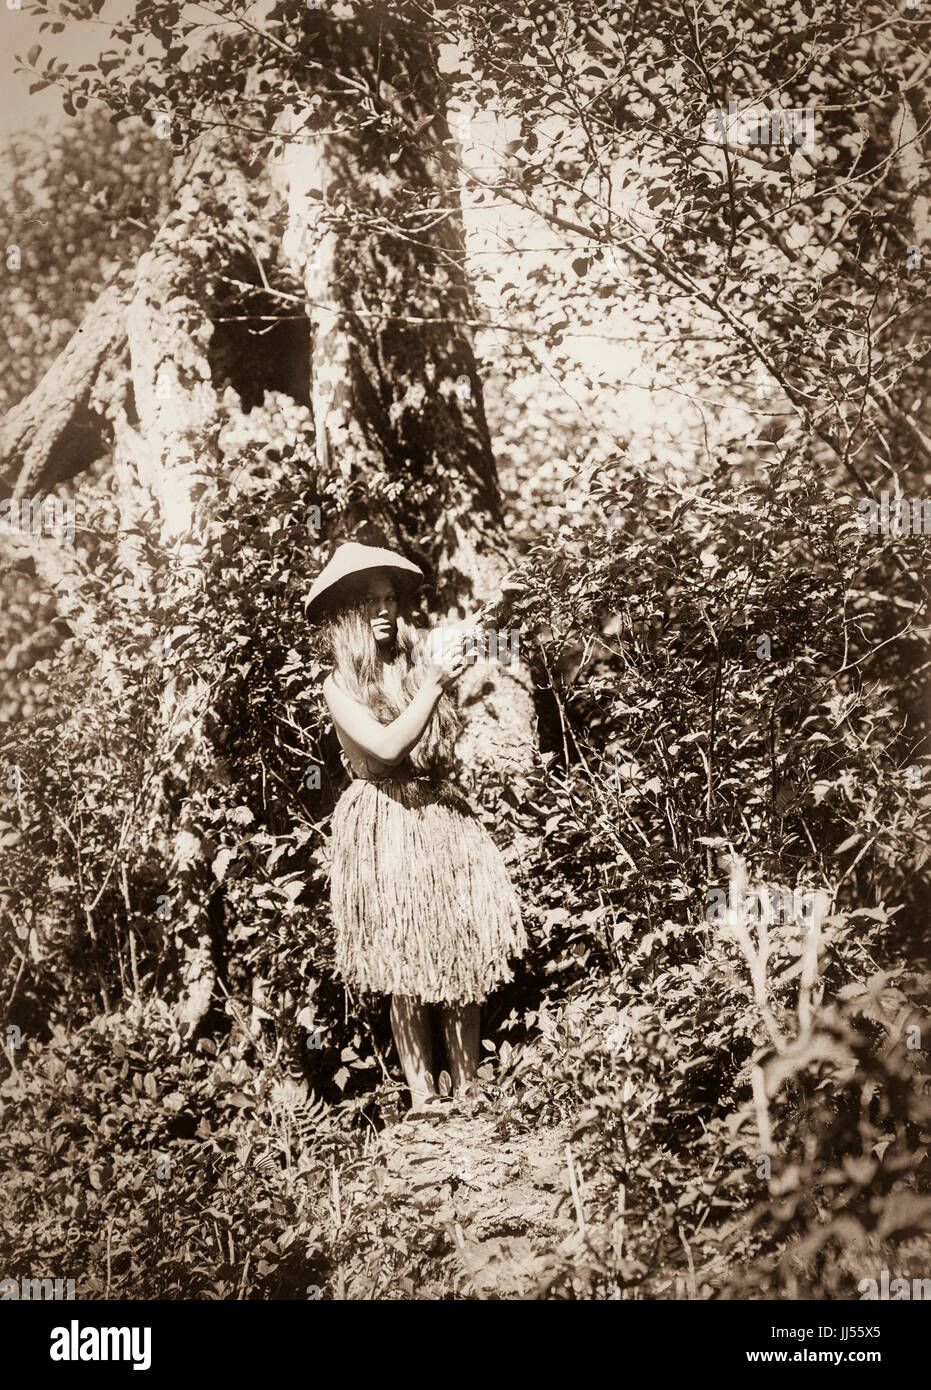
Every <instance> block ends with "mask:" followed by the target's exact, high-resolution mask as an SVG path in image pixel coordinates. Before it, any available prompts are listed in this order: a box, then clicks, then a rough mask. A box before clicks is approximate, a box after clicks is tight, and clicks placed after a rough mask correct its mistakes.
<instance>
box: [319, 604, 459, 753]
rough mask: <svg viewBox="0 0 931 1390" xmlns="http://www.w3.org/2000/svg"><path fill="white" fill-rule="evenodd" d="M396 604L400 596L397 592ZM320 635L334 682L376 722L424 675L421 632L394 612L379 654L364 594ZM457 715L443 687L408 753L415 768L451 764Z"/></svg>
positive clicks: (405, 699)
mask: <svg viewBox="0 0 931 1390" xmlns="http://www.w3.org/2000/svg"><path fill="white" fill-rule="evenodd" d="M398 602H399V605H400V603H401V602H402V599H401V597H400V595H399V599H398ZM324 640H325V644H326V646H327V648H328V649H329V654H330V659H331V660H332V662H333V675H334V678H335V680H336V683H337V685H339V687H340V688H341V689H342V690H344V691H345V693H346V694H347V695H349V696H350V697H351V698H352V699H354V700H358V701H359V703H360V704H362V705H365V707H366V708H367V709H368V710H369V711H370V712H371V713H372V714H373V715H374V716H375V718H376V719H377V720H378V722H379V723H380V724H390V723H391V722H392V720H394V719H397V717H398V715H399V714H403V712H404V710H405V709H406V708H407V706H408V705H409V704H410V702H411V700H412V699H413V698H414V696H415V695H416V694H417V691H418V690H419V688H420V683H421V680H422V678H423V669H424V668H423V662H422V661H420V660H419V659H418V657H419V654H420V653H419V649H420V645H421V643H420V638H419V636H418V633H417V630H416V628H414V627H412V626H411V624H410V622H409V621H408V619H407V618H406V617H405V616H403V615H402V613H401V612H400V610H399V612H398V618H397V628H396V636H395V639H394V642H393V644H392V648H391V651H390V652H389V653H388V654H387V655H383V654H382V652H381V651H380V650H379V647H378V643H377V642H376V641H375V634H374V633H373V632H372V628H371V624H370V623H369V619H368V615H367V612H366V608H365V603H364V601H363V600H361V599H359V598H356V599H354V600H350V601H349V602H348V603H347V605H346V606H345V607H344V608H343V609H342V610H341V611H340V612H339V613H337V614H335V615H334V616H333V617H331V618H330V619H329V621H328V622H327V624H326V627H325V630H324ZM462 723H463V721H462V715H461V714H460V712H459V708H458V706H457V705H456V702H455V699H454V698H453V696H452V695H451V694H450V692H449V691H446V690H444V692H443V694H442V695H441V696H440V698H439V700H438V701H437V704H436V708H435V709H434V711H433V714H432V715H431V717H430V722H429V723H428V725H427V727H426V728H425V729H424V732H423V736H422V737H421V739H420V742H419V743H418V744H417V745H416V747H414V748H413V749H412V750H411V752H410V753H409V754H408V757H409V758H410V761H411V763H412V764H413V766H414V767H415V768H416V769H417V770H418V771H419V772H435V771H440V770H442V769H444V768H448V767H450V766H452V763H453V760H454V756H455V744H456V739H457V738H458V737H459V734H460V732H461V730H462Z"/></svg>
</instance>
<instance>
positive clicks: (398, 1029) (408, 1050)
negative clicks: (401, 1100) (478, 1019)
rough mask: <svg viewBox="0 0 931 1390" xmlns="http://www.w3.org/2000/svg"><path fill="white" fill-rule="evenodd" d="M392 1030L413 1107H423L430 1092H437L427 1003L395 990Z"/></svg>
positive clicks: (433, 1093)
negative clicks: (434, 1080) (434, 1082)
mask: <svg viewBox="0 0 931 1390" xmlns="http://www.w3.org/2000/svg"><path fill="white" fill-rule="evenodd" d="M391 1031H392V1032H393V1033H394V1045H395V1047H396V1048H397V1049H398V1056H399V1057H400V1059H401V1066H402V1067H403V1068H404V1076H405V1078H406V1080H407V1084H408V1086H409V1087H410V1091H411V1109H412V1110H419V1109H420V1108H421V1107H422V1106H423V1103H424V1101H425V1100H426V1099H427V1097H428V1096H434V1095H436V1091H435V1089H434V1086H433V1059H432V1056H431V1051H432V1049H431V1046H430V1020H429V1018H428V1016H427V1006H426V1004H421V1003H420V1002H419V1001H418V1000H417V999H411V998H409V997H408V996H407V995H404V994H392V996H391Z"/></svg>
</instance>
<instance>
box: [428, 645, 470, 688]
mask: <svg viewBox="0 0 931 1390" xmlns="http://www.w3.org/2000/svg"><path fill="white" fill-rule="evenodd" d="M465 666H466V661H465V653H464V652H463V650H462V643H461V642H459V643H456V644H453V645H450V646H447V647H446V648H445V650H443V651H440V652H437V653H436V654H435V655H425V656H424V658H423V680H424V684H425V685H427V684H431V685H438V686H439V687H440V689H441V690H448V689H449V687H450V686H451V685H453V684H454V683H455V682H456V681H457V680H458V679H459V677H460V676H461V675H462V673H463V671H464V670H465Z"/></svg>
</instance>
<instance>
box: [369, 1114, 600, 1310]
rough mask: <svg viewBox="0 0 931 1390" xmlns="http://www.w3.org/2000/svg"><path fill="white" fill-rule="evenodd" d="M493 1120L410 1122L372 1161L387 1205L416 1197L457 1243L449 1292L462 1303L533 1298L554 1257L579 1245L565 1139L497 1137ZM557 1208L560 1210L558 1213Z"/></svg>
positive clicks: (388, 1135)
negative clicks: (379, 1169)
mask: <svg viewBox="0 0 931 1390" xmlns="http://www.w3.org/2000/svg"><path fill="white" fill-rule="evenodd" d="M496 1129H497V1126H496V1121H495V1119H494V1118H493V1117H488V1116H482V1115H479V1116H475V1117H466V1116H450V1117H449V1118H448V1119H442V1120H432V1121H430V1120H420V1121H415V1120H406V1121H405V1122H404V1123H402V1124H398V1125H395V1126H393V1127H391V1128H390V1129H388V1130H385V1131H384V1132H383V1133H382V1134H381V1135H380V1136H379V1138H378V1140H377V1142H376V1146H375V1154H374V1156H375V1157H376V1159H377V1161H378V1162H379V1167H381V1165H382V1164H383V1165H384V1167H383V1169H382V1174H383V1176H382V1194H383V1197H384V1199H385V1200H391V1199H403V1198H407V1199H410V1198H414V1199H415V1200H417V1201H418V1203H419V1204H420V1205H421V1206H422V1208H423V1210H424V1213H425V1216H426V1218H427V1219H428V1220H430V1221H432V1222H434V1223H435V1228H436V1229H437V1230H439V1229H443V1230H445V1231H446V1232H447V1233H448V1234H450V1235H451V1236H452V1240H453V1245H454V1253H453V1254H452V1255H451V1257H450V1260H449V1264H450V1265H451V1266H452V1268H451V1269H450V1270H449V1273H450V1275H451V1279H450V1284H451V1286H452V1287H455V1288H457V1289H458V1290H459V1292H460V1293H461V1294H462V1296H464V1297H473V1298H474V1297H478V1298H483V1299H484V1298H492V1299H495V1298H513V1299H526V1298H533V1297H534V1296H535V1295H536V1293H537V1290H538V1289H539V1287H540V1285H541V1284H543V1285H545V1283H546V1280H547V1276H548V1275H549V1274H551V1273H552V1272H553V1270H554V1268H555V1261H554V1259H553V1252H554V1251H555V1250H556V1249H557V1248H558V1247H559V1246H560V1245H561V1244H562V1243H563V1242H564V1241H568V1242H570V1243H571V1242H573V1241H574V1240H575V1239H576V1238H577V1228H576V1222H575V1216H574V1210H573V1205H572V1200H571V1196H570V1191H569V1187H570V1185H569V1176H568V1168H567V1162H566V1153H565V1139H564V1136H563V1135H562V1134H561V1133H560V1132H558V1131H556V1130H544V1131H542V1132H537V1133H534V1134H524V1135H517V1136H513V1137H510V1138H500V1137H498V1135H497V1133H496ZM557 1209H558V1210H557Z"/></svg>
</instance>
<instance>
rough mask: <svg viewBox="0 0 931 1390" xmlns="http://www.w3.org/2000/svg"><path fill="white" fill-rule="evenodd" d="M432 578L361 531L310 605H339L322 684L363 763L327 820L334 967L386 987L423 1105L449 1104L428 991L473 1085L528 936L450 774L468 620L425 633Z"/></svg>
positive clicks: (356, 764) (315, 609) (398, 1039)
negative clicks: (448, 632) (421, 598)
mask: <svg viewBox="0 0 931 1390" xmlns="http://www.w3.org/2000/svg"><path fill="white" fill-rule="evenodd" d="M422 579H423V574H422V572H421V570H419V569H418V567H417V566H416V565H413V564H411V563H410V561H408V560H405V559H404V558H403V556H400V555H396V554H395V553H394V552H393V551H390V550H382V549H380V548H378V547H374V546H366V545H359V544H357V543H356V542H351V543H347V544H345V545H341V546H340V547H339V548H338V549H337V551H336V553H335V554H334V556H333V558H332V559H331V560H330V561H329V563H328V564H327V565H326V566H325V568H324V569H323V571H322V573H321V574H320V575H319V576H318V578H317V580H316V581H315V583H314V585H313V587H312V589H311V592H310V595H309V599H308V614H309V615H311V616H319V615H322V614H323V613H325V612H329V613H330V614H331V615H332V616H331V617H330V621H329V626H328V637H329V643H330V648H331V652H332V658H333V670H332V672H331V673H330V675H329V676H327V678H326V680H325V681H324V683H323V693H324V696H325V698H326V702H327V705H328V707H329V710H330V714H331V715H332V718H333V725H334V728H335V729H336V733H337V736H338V738H339V741H340V744H341V746H342V749H343V761H344V764H345V766H346V767H347V770H348V771H349V772H350V774H351V775H352V777H353V781H352V782H351V783H350V785H349V787H348V788H347V790H346V791H345V792H344V793H343V795H342V796H341V797H340V800H339V802H338V803H337V805H336V808H335V810H334V812H333V821H332V840H331V901H332V907H333V924H334V928H335V933H336V964H337V971H338V973H339V974H340V976H341V977H342V978H343V979H344V980H346V981H347V982H348V983H350V984H353V985H354V986H355V987H356V988H358V989H359V990H362V991H376V992H378V993H382V994H389V995H390V996H391V1026H392V1031H393V1033H394V1040H395V1044H396V1046H397V1049H398V1056H399V1058H400V1061H401V1065H402V1067H403V1069H404V1075H405V1077H406V1079H407V1084H408V1086H409V1087H410V1092H411V1109H412V1110H413V1111H415V1112H417V1111H422V1110H425V1109H428V1108H429V1107H430V1106H431V1105H436V1104H438V1103H439V1097H438V1096H437V1094H436V1090H435V1087H434V1074H435V1073H434V1068H433V1060H432V1056H431V1041H430V1021H429V1014H428V1008H427V1006H428V1005H430V1004H438V1005H440V1006H441V1020H442V1028H443V1038H444V1042H445V1046H446V1052H447V1057H448V1063H449V1072H450V1075H451V1079H452V1082H453V1090H454V1093H455V1094H456V1095H464V1094H466V1093H467V1092H468V1090H469V1089H470V1086H471V1083H472V1081H473V1079H474V1077H475V1073H476V1070H477V1067H478V1059H479V1025H480V1008H479V1005H480V1004H481V1002H482V1001H483V1000H484V999H485V997H486V995H487V994H488V992H489V991H490V990H492V989H493V988H494V987H495V986H496V985H498V984H500V983H502V982H503V981H505V980H509V979H511V971H510V968H509V966H508V958H509V957H510V956H520V955H522V954H523V952H524V949H525V947H526V936H525V932H524V927H523V922H522V920H521V913H520V906H519V903H518V900H517V895H516V893H515V891H514V887H513V885H512V884H511V881H510V878H509V877H508V872H507V869H506V868H505V865H504V861H503V860H502V858H501V855H500V854H499V852H498V850H497V848H496V846H495V844H494V841H493V840H492V839H491V837H490V836H489V835H488V833H487V832H486V831H485V829H484V827H483V826H482V825H481V823H480V822H479V821H478V820H477V818H476V817H475V815H474V813H473V811H472V809H471V807H470V806H469V804H468V802H467V801H466V800H465V799H464V798H463V797H462V796H461V795H460V794H459V793H458V792H457V791H456V789H455V787H454V786H453V784H452V769H453V760H454V745H455V741H456V738H457V736H458V734H459V731H460V729H461V716H460V714H459V711H458V709H457V707H456V705H455V703H454V700H453V697H452V695H451V693H450V692H451V690H452V687H453V686H454V684H455V682H456V680H457V679H458V678H459V676H460V675H461V674H462V671H463V669H464V667H465V664H466V663H465V656H464V653H463V650H462V642H463V637H462V634H461V633H460V634H459V635H458V637H456V638H455V639H454V641H453V644H452V645H447V646H446V647H445V648H444V647H443V646H442V643H440V644H436V643H435V642H434V641H430V642H428V643H427V644H425V645H420V644H418V642H417V634H416V633H415V631H414V629H413V628H412V627H411V626H410V624H409V622H408V621H407V619H406V618H405V617H404V615H403V613H402V611H401V608H402V605H403V604H406V602H407V601H408V599H409V598H410V595H411V594H412V593H413V592H414V591H415V590H416V588H417V587H418V586H419V584H420V582H421V580H422ZM431 636H433V635H431ZM433 652H435V653H436V654H435V655H433V654H431V653H433Z"/></svg>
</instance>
